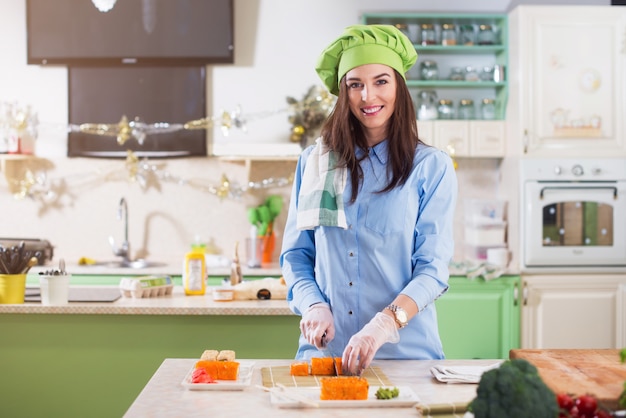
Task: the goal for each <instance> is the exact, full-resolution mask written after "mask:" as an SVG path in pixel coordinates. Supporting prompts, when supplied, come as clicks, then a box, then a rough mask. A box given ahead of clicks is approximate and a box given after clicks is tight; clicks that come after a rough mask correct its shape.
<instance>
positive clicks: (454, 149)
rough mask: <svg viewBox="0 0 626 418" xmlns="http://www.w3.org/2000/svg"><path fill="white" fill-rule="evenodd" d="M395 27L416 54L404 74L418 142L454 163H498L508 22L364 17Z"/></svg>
mask: <svg viewBox="0 0 626 418" xmlns="http://www.w3.org/2000/svg"><path fill="white" fill-rule="evenodd" d="M362 22H363V23H365V24H390V25H395V26H396V27H398V28H399V29H400V30H402V31H404V32H405V34H407V36H408V37H409V39H411V41H412V42H413V44H414V46H415V49H416V50H417V53H418V59H417V62H416V63H415V65H414V66H413V67H412V68H411V69H410V70H409V72H408V73H407V84H408V86H409V89H410V90H411V93H412V95H413V98H414V103H415V105H416V117H417V119H418V121H419V124H418V129H420V136H421V137H422V138H424V140H425V141H426V142H427V143H429V144H432V145H435V146H437V147H438V148H441V149H443V150H445V151H447V152H449V153H451V154H455V156H459V157H502V156H504V153H505V147H504V144H505V142H506V141H505V133H506V129H505V125H504V119H505V111H506V105H507V100H508V81H507V79H506V69H507V66H508V18H507V15H501V14H425V13H364V14H363V16H362Z"/></svg>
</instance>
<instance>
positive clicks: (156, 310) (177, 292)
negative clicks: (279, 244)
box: [0, 286, 293, 315]
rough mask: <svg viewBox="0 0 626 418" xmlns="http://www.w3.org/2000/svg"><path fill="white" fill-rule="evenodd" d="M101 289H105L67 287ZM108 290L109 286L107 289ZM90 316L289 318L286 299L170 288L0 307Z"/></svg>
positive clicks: (12, 310) (1, 306) (0, 309)
mask: <svg viewBox="0 0 626 418" xmlns="http://www.w3.org/2000/svg"><path fill="white" fill-rule="evenodd" d="M71 287H90V288H94V289H97V288H104V287H105V286H71ZM108 288H109V289H110V288H111V286H108ZM2 313H14V314H81V315H85V314H94V315H293V313H292V312H291V311H290V310H289V307H288V306H287V301H286V300H274V299H271V300H233V301H227V302H216V301H214V300H213V295H212V294H211V293H210V291H209V292H207V293H206V294H205V295H197V296H186V295H185V293H184V291H183V288H182V287H180V286H174V290H173V292H172V294H171V295H169V296H158V297H150V298H141V299H136V298H132V297H130V298H129V297H121V298H120V299H118V300H117V301H115V302H70V303H69V304H68V305H65V306H43V305H42V304H41V303H39V302H27V303H24V304H15V305H6V304H0V314H2Z"/></svg>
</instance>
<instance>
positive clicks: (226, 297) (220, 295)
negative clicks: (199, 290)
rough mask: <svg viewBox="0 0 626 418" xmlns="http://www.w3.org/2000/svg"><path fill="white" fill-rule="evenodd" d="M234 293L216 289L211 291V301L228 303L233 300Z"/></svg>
mask: <svg viewBox="0 0 626 418" xmlns="http://www.w3.org/2000/svg"><path fill="white" fill-rule="evenodd" d="M234 296H235V291H234V290H233V289H227V288H223V287H221V288H220V287H218V288H215V289H213V300H214V301H218V302H228V301H231V300H233V298H234Z"/></svg>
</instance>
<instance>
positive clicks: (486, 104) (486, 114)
mask: <svg viewBox="0 0 626 418" xmlns="http://www.w3.org/2000/svg"><path fill="white" fill-rule="evenodd" d="M480 115H481V117H482V118H483V119H484V120H494V119H495V118H496V101H495V99H483V100H482V102H481V103H480Z"/></svg>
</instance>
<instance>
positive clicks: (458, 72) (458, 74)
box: [448, 67, 465, 81]
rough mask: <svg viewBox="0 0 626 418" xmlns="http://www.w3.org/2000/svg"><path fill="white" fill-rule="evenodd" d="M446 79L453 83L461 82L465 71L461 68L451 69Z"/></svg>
mask: <svg viewBox="0 0 626 418" xmlns="http://www.w3.org/2000/svg"><path fill="white" fill-rule="evenodd" d="M448 78H449V79H450V80H453V81H463V80H465V70H463V68H461V67H452V68H450V76H449V77H448Z"/></svg>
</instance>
